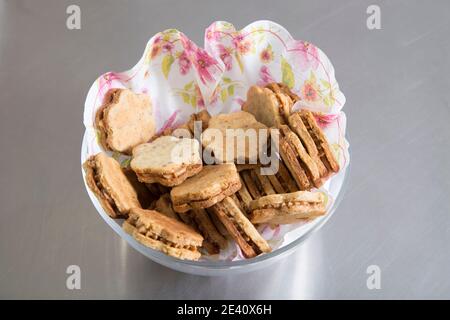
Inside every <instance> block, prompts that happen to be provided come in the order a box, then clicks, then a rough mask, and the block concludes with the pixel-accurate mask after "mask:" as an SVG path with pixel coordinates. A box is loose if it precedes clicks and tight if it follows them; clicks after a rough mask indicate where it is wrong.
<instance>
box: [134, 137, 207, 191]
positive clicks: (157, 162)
mask: <svg viewBox="0 0 450 320" xmlns="http://www.w3.org/2000/svg"><path fill="white" fill-rule="evenodd" d="M199 147H200V144H199V142H198V141H197V140H195V139H187V138H176V137H172V136H163V137H159V138H158V139H156V140H154V141H153V142H151V143H145V144H141V145H139V146H137V147H136V148H134V149H133V158H132V160H131V163H130V165H131V168H132V169H133V171H134V172H136V175H137V177H138V179H139V180H140V181H142V182H146V183H155V182H157V183H160V184H162V185H164V186H168V187H172V186H176V185H179V184H180V183H182V182H183V181H184V180H186V179H187V178H188V177H191V176H193V175H195V174H197V173H198V172H200V170H201V169H202V161H201V158H200V152H199Z"/></svg>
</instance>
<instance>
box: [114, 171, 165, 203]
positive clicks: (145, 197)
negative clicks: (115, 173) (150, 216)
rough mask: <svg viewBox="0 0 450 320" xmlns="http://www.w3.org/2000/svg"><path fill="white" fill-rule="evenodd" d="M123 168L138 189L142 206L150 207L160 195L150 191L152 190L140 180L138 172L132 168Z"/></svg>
mask: <svg viewBox="0 0 450 320" xmlns="http://www.w3.org/2000/svg"><path fill="white" fill-rule="evenodd" d="M122 170H123V172H124V173H125V175H126V176H127V179H128V181H130V183H131V185H132V186H133V188H134V190H135V191H136V194H137V196H138V200H139V203H140V204H141V207H142V208H144V209H148V208H149V207H150V206H151V205H152V203H153V202H154V201H156V200H157V199H158V197H157V196H155V195H154V194H153V193H152V192H150V190H149V189H148V188H147V186H146V185H145V184H144V183H142V182H140V181H139V180H138V178H137V176H136V173H135V172H134V171H133V170H131V168H129V167H126V168H123V169H122Z"/></svg>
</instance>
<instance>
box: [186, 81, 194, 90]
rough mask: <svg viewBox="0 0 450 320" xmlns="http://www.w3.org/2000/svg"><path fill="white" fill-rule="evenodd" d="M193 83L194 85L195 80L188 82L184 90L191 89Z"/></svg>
mask: <svg viewBox="0 0 450 320" xmlns="http://www.w3.org/2000/svg"><path fill="white" fill-rule="evenodd" d="M193 85H194V81H191V82H188V83H187V84H186V85H185V86H184V90H186V91H189V90H191V89H192V86H193Z"/></svg>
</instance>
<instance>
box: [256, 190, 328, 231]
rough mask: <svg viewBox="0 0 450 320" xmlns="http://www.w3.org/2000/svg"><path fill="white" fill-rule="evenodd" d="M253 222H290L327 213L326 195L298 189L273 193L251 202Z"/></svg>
mask: <svg viewBox="0 0 450 320" xmlns="http://www.w3.org/2000/svg"><path fill="white" fill-rule="evenodd" d="M250 210H251V215H250V217H251V218H250V220H251V222H252V223H270V224H289V223H295V222H299V221H300V220H302V219H307V218H314V217H317V216H321V215H324V214H325V196H324V194H323V193H320V192H309V191H297V192H293V193H285V194H273V195H269V196H264V197H261V198H259V199H257V200H253V201H252V202H251V203H250Z"/></svg>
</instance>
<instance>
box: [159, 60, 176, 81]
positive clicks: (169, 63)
mask: <svg viewBox="0 0 450 320" xmlns="http://www.w3.org/2000/svg"><path fill="white" fill-rule="evenodd" d="M174 60H175V58H174V57H173V56H172V55H166V56H165V57H164V58H163V60H162V65H161V68H162V72H163V74H164V77H166V79H167V78H168V77H169V72H170V67H171V66H172V63H173V61H174Z"/></svg>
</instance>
